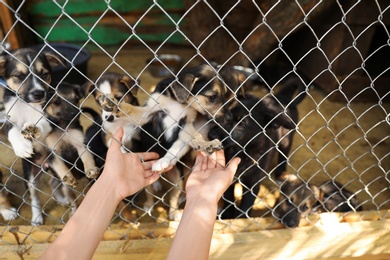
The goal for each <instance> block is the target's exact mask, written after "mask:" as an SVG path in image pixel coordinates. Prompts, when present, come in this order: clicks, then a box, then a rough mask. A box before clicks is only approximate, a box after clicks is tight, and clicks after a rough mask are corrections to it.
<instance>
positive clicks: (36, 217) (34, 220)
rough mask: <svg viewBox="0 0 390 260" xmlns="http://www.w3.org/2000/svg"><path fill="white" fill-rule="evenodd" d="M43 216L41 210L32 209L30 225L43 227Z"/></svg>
mask: <svg viewBox="0 0 390 260" xmlns="http://www.w3.org/2000/svg"><path fill="white" fill-rule="evenodd" d="M43 222H44V221H43V215H42V211H41V209H38V208H32V217H31V225H33V226H39V225H43Z"/></svg>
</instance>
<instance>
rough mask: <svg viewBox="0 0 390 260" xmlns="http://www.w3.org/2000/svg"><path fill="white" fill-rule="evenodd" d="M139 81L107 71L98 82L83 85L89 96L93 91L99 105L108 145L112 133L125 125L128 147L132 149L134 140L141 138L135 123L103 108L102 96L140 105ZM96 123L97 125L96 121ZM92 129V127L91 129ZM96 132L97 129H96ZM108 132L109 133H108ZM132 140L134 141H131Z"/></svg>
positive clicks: (125, 141) (103, 133)
mask: <svg viewBox="0 0 390 260" xmlns="http://www.w3.org/2000/svg"><path fill="white" fill-rule="evenodd" d="M138 84H139V82H138V81H135V80H133V79H132V78H130V77H129V76H127V75H122V74H119V73H116V72H106V73H104V74H102V75H101V76H100V77H99V78H98V80H97V81H96V83H93V82H87V83H85V84H84V85H83V86H82V87H83V91H84V94H85V95H86V96H87V95H88V94H89V93H92V95H93V97H94V99H95V101H96V103H97V104H98V106H99V109H100V112H101V117H102V120H99V121H102V122H101V123H99V124H100V126H101V127H103V128H104V131H105V132H101V134H102V135H103V137H104V139H105V140H106V141H105V142H106V146H107V147H108V146H109V140H110V138H111V135H112V134H114V133H115V131H116V130H117V129H118V128H119V127H123V130H124V143H127V145H126V146H127V147H129V149H132V146H133V145H136V144H135V143H134V140H139V137H137V136H136V135H137V131H135V130H134V129H135V127H134V123H133V124H128V123H127V121H126V120H125V122H124V121H123V118H114V117H113V115H112V111H109V109H107V106H105V109H103V106H104V104H102V102H101V99H102V97H106V98H108V100H117V101H118V102H121V103H125V104H131V105H134V106H139V102H138V99H137V92H138ZM94 125H96V124H95V123H94ZM91 130H92V129H91ZM95 132H96V131H95ZM106 133H109V135H107V134H106ZM130 140H132V142H133V143H129V142H131V141H130Z"/></svg>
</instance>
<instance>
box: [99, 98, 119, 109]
mask: <svg viewBox="0 0 390 260" xmlns="http://www.w3.org/2000/svg"><path fill="white" fill-rule="evenodd" d="M117 103H118V102H117V100H116V99H115V98H114V97H108V96H107V95H102V96H100V98H99V104H100V105H101V106H102V109H103V110H104V111H107V112H115V111H116V110H118V106H117V105H116V104H117Z"/></svg>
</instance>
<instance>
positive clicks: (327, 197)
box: [314, 181, 363, 212]
mask: <svg viewBox="0 0 390 260" xmlns="http://www.w3.org/2000/svg"><path fill="white" fill-rule="evenodd" d="M318 188H319V189H320V190H321V192H322V193H323V196H322V201H321V202H322V203H319V204H321V205H318V209H317V208H315V209H314V210H318V211H320V212H321V211H332V212H333V211H334V212H348V211H355V210H357V211H361V210H363V207H362V206H361V204H360V202H359V201H358V199H357V198H356V196H355V194H353V193H352V192H350V191H349V190H347V189H346V188H344V187H343V185H341V184H340V183H338V182H336V181H327V182H325V183H322V184H321V185H319V186H318Z"/></svg>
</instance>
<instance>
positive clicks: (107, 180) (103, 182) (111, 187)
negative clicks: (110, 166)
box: [93, 171, 124, 204]
mask: <svg viewBox="0 0 390 260" xmlns="http://www.w3.org/2000/svg"><path fill="white" fill-rule="evenodd" d="M116 185H117V184H116V183H115V181H114V180H113V178H111V176H108V175H107V174H106V173H105V172H104V171H103V172H102V173H101V175H100V177H99V179H97V181H96V183H95V184H94V185H93V186H96V187H97V188H98V189H99V190H100V192H101V193H102V194H104V195H105V196H108V197H109V198H110V199H111V200H112V201H113V202H114V203H116V204H118V203H119V202H120V201H121V200H123V199H124V198H123V196H122V195H121V194H120V193H118V189H117V186H116Z"/></svg>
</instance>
